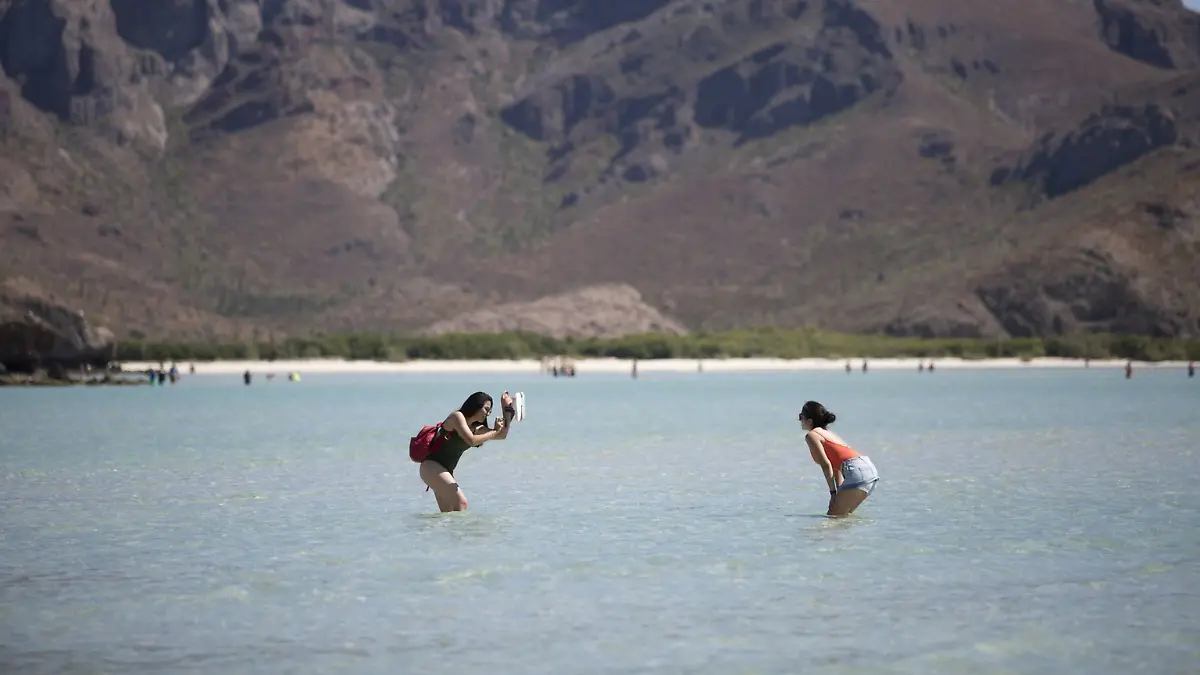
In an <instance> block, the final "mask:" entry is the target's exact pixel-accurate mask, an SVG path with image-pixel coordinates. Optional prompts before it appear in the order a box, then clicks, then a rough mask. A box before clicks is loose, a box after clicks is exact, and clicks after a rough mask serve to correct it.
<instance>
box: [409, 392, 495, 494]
mask: <svg viewBox="0 0 1200 675" xmlns="http://www.w3.org/2000/svg"><path fill="white" fill-rule="evenodd" d="M500 404H501V408H502V409H503V411H504V416H503V417H497V418H496V423H495V426H493V427H492V428H490V429H489V428H488V426H487V418H488V415H490V414H491V413H492V397H491V396H488V395H487V394H486V393H484V392H482V391H477V392H475V393H474V394H471V395H470V396H469V397H467V400H466V401H463V404H462V406H461V407H460V408H459V409H458V410H455V411H454V412H452V413H450V414H449V415H448V416H447V417H446V419H445V421H443V422H442V429H443V431H442V437H441V438H440V439H439V442H440V446H439V447H438V449H437V450H436V451H434V452H433V453H431V454H430V455H429V457H428V458H427V459H426V460H425V461H423V462H421V480H423V481H425V484H426V485H428V486H429V488H430V489H431V490H433V496H434V498H435V499H436V500H437V505H438V509H440V510H441V511H442V512H443V513H445V512H447V511H466V510H467V496H466V495H465V494H463V491H462V488H461V487H459V485H458V481H456V480H455V478H454V469H455V468H456V467H457V466H458V460H460V459H461V458H462V456H463V453H464V452H466V451H467V450H468V449H470V448H478V447H479V446H481V445H483V444H484V443H486V442H488V441H492V440H496V441H502V440H504V439H506V438H508V429H509V424H510V423H511V422H512V418H513V416H514V415H515V414H516V409H515V408H514V407H513V399H512V397H511V396H509V395H508V392H504V394H503V396H501V397H500Z"/></svg>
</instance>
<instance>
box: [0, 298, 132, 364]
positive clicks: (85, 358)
mask: <svg viewBox="0 0 1200 675" xmlns="http://www.w3.org/2000/svg"><path fill="white" fill-rule="evenodd" d="M28 286H29V284H28V282H25V281H23V280H10V281H8V282H5V283H4V284H3V285H2V286H0V365H3V367H4V368H5V369H7V370H8V371H9V372H33V371H35V370H38V369H41V368H46V369H55V370H60V369H67V370H73V369H77V368H80V367H81V366H83V365H85V364H86V365H91V366H94V367H97V368H103V367H105V366H107V365H108V362H109V361H110V360H112V358H113V356H114V355H115V353H116V341H115V339H114V336H113V333H112V331H110V330H108V329H107V328H103V327H94V326H92V325H90V324H89V323H88V321H87V320H86V319H85V318H84V314H83V312H81V311H75V310H71V309H68V308H66V307H64V306H62V305H60V304H58V303H56V302H54V301H53V300H51V299H49V298H46V297H45V296H41V295H40V294H37V293H33V292H30V291H29V290H28Z"/></svg>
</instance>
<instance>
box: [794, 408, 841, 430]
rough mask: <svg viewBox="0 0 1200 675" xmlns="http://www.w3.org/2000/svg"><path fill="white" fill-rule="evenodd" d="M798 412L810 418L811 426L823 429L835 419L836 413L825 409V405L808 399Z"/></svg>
mask: <svg viewBox="0 0 1200 675" xmlns="http://www.w3.org/2000/svg"><path fill="white" fill-rule="evenodd" d="M800 414H801V415H803V416H804V417H807V418H808V419H810V420H812V423H813V427H815V428H817V429H824V428H826V427H828V426H829V425H830V424H833V423H834V422H836V421H837V415H834V414H833V413H831V412H829V411H828V410H826V409H825V406H823V405H821V404H820V403H817V402H816V401H809V402H807V403H805V404H804V407H803V408H801V409H800Z"/></svg>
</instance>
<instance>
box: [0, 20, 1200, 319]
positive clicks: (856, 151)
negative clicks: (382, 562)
mask: <svg viewBox="0 0 1200 675" xmlns="http://www.w3.org/2000/svg"><path fill="white" fill-rule="evenodd" d="M0 67H2V69H3V72H2V73H0V148H2V149H3V154H2V156H0V282H2V281H4V280H5V279H16V278H20V279H22V282H21V283H22V284H24V285H27V286H30V287H32V288H35V289H36V292H38V293H39V294H41V295H42V296H45V297H53V298H55V300H56V301H57V302H61V303H63V304H66V305H68V306H70V307H73V308H79V309H83V310H85V311H86V312H87V315H88V317H89V318H91V319H92V320H93V321H95V322H96V323H101V324H107V325H110V326H112V327H113V328H114V329H115V330H116V331H117V332H118V334H120V335H137V334H144V335H151V336H159V337H166V336H184V337H217V336H226V337H227V336H233V335H238V334H242V335H248V334H252V333H259V334H260V335H261V334H266V333H267V332H275V333H279V332H307V331H311V330H359V329H425V328H428V327H430V326H433V325H435V324H437V326H439V327H437V328H435V330H443V329H449V328H447V327H453V328H456V329H457V328H458V327H462V326H476V327H480V328H482V329H493V328H504V327H509V326H517V327H528V326H533V325H537V326H545V330H546V331H547V332H551V333H562V334H566V333H568V332H569V333H577V332H579V331H580V330H583V331H585V332H595V333H598V334H613V333H622V332H630V331H637V330H651V329H656V328H661V327H663V326H669V327H672V329H676V328H677V326H676V324H675V323H674V322H675V321H678V322H681V324H682V325H683V326H687V327H688V328H692V329H701V328H705V329H712V328H725V327H732V326H743V325H751V324H762V323H771V324H780V325H804V324H812V325H818V326H821V327H825V328H830V329H838V330H856V331H859V330H865V331H888V332H893V333H899V334H919V335H995V334H1015V335H1028V334H1050V333H1058V332H1069V331H1074V330H1116V331H1131V332H1146V333H1153V334H1160V335H1181V336H1182V335H1192V336H1195V335H1197V334H1200V274H1198V273H1197V272H1196V264H1195V260H1196V259H1197V253H1200V206H1198V204H1200V198H1198V197H1197V189H1198V187H1200V149H1198V147H1197V145H1196V144H1197V142H1198V141H1200V21H1198V17H1197V15H1195V14H1192V13H1190V12H1188V11H1187V10H1185V9H1184V8H1183V7H1182V4H1181V3H1180V2H1179V1H1178V0H1140V1H1139V0H1094V1H1093V2H1076V3H1062V2H1052V3H1048V2H1042V1H1039V0H1012V2H1007V3H974V2H970V3H968V2H957V1H953V0H767V1H763V0H703V1H702V0H570V1H568V0H505V1H501V0H272V1H262V2H260V1H259V0H221V1H219V2H218V0H172V1H171V2H156V1H153V0H110V1H103V2H94V3H79V2H71V1H69V0H0ZM609 284H618V285H619V286H609ZM626 286H628V287H631V288H632V289H635V290H633V291H629V292H630V293H632V295H629V298H625V299H623V300H622V301H621V302H622V303H626V301H628V302H627V303H626V304H622V305H621V307H626V306H627V307H628V309H626V310H605V311H611V312H612V313H611V314H610V315H611V316H614V317H616V316H618V315H619V316H621V319H622V320H621V321H619V322H618V321H616V320H615V318H614V320H613V321H612V322H607V321H606V320H605V319H603V318H600V317H599V316H592V317H577V318H572V317H569V316H568V314H569V313H570V312H571V311H576V312H579V313H583V314H587V313H590V312H591V311H592V310H591V309H588V308H589V307H592V306H593V305H590V304H588V303H587V302H583V301H578V302H577V301H576V300H570V301H563V300H561V298H576V299H578V298H587V297H591V296H589V293H594V292H595V291H594V290H588V289H593V288H599V289H606V288H625V287H626ZM575 291H578V294H577V295H572V292H575ZM622 293H625V291H622ZM550 296H553V297H554V298H560V299H557V300H555V299H552V300H548V301H547V302H542V303H539V302H537V301H538V300H539V298H545V297H550ZM622 298H624V295H622ZM643 301H644V303H648V304H649V306H648V307H647V306H645V305H644V304H643ZM605 302H608V301H607V300H606V301H605ZM618 304H620V303H618ZM597 306H599V305H597ZM605 306H606V307H610V308H611V307H616V305H613V304H611V303H609V304H606V305H605ZM484 307H486V308H488V310H486V311H484V313H483V314H481V315H480V316H477V317H474V318H472V317H471V316H470V314H472V313H477V312H480V311H483V310H481V308H484ZM548 308H550V309H548ZM596 311H597V312H599V311H600V310H596ZM464 314H466V315H467V316H464ZM556 317H557V318H556ZM438 322H442V323H438ZM547 322H550V323H549V324H548V323H547ZM609 323H611V324H612V325H608V324H609ZM550 324H554V325H550ZM600 324H604V325H600ZM589 326H590V327H589ZM581 327H582V328H581Z"/></svg>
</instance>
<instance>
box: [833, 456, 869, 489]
mask: <svg viewBox="0 0 1200 675" xmlns="http://www.w3.org/2000/svg"><path fill="white" fill-rule="evenodd" d="M878 482H879V471H878V470H877V469H876V468H875V464H874V463H872V462H871V458H870V457H867V456H866V455H859V456H858V457H851V458H850V459H848V460H846V461H844V462H842V484H841V485H839V486H838V492H841V491H842V490H862V491H863V492H865V493H867V494H868V495H869V494H871V491H872V490H874V489H875V484H876V483H878Z"/></svg>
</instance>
